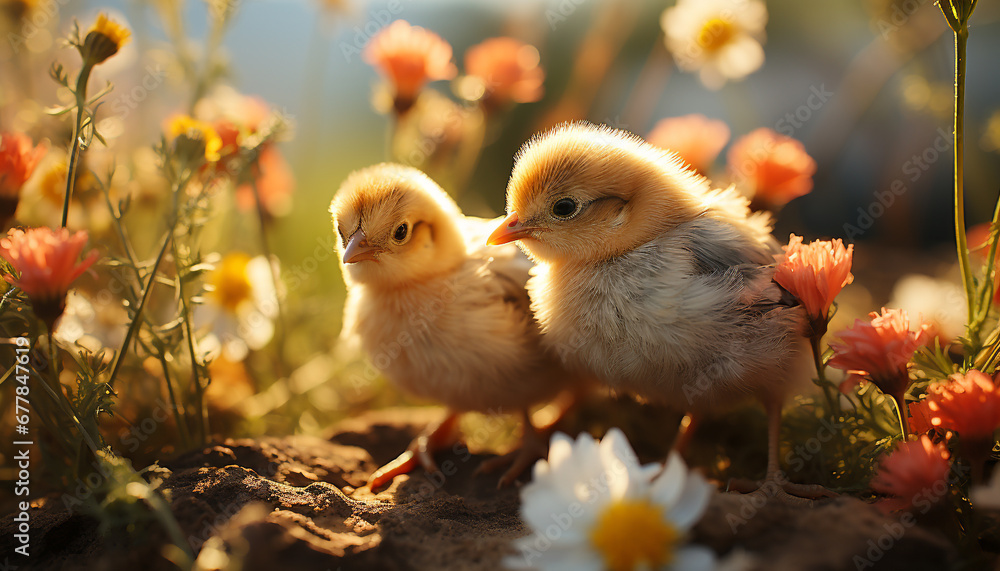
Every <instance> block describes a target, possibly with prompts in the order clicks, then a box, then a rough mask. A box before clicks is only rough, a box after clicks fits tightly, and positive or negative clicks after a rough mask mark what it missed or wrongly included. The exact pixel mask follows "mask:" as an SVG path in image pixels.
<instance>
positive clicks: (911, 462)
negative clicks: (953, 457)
mask: <svg viewBox="0 0 1000 571" xmlns="http://www.w3.org/2000/svg"><path fill="white" fill-rule="evenodd" d="M950 469H951V465H950V462H949V455H948V450H947V448H945V447H944V446H941V445H935V444H934V443H933V442H931V439H930V438H928V437H927V435H923V436H921V437H920V440H912V441H910V442H903V443H902V444H900V445H899V447H898V448H896V450H894V451H893V452H892V453H891V454H889V456H888V457H887V458H886V459H885V460H883V461H882V463H881V465H880V466H879V468H878V473H877V474H876V475H875V477H874V478H873V479H872V481H871V488H872V490H873V491H875V492H878V493H880V494H886V495H889V496H892V499H890V500H887V501H886V502H885V504H884V507H886V508H888V509H889V510H899V509H906V508H909V507H911V506H913V505H915V504H916V502H917V501H918V500H919V501H921V502H922V503H923V502H930V503H934V502H936V501H938V500H940V499H941V498H943V497H944V496H945V494H946V493H947V491H948V472H949V470H950Z"/></svg>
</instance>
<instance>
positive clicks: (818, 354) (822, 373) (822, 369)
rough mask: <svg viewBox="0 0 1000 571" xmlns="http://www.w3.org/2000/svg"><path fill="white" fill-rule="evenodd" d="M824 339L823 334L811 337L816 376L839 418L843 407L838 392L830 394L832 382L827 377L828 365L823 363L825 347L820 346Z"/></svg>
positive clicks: (831, 409)
mask: <svg viewBox="0 0 1000 571" xmlns="http://www.w3.org/2000/svg"><path fill="white" fill-rule="evenodd" d="M822 339H823V337H822V335H813V336H812V337H810V338H809V346H810V347H812V354H813V364H815V365H816V376H817V378H818V380H819V386H820V387H821V388H822V389H823V395H824V396H825V397H826V401H827V404H828V405H829V406H830V412H833V413H836V414H837V418H840V416H842V414H843V409H842V408H841V406H840V396H839V395H838V394H837V393H836V392H835V393H833V394H830V386H831V383H830V381H829V380H828V379H827V378H826V366H825V365H824V364H823V348H822V347H821V346H820V342H821V341H822Z"/></svg>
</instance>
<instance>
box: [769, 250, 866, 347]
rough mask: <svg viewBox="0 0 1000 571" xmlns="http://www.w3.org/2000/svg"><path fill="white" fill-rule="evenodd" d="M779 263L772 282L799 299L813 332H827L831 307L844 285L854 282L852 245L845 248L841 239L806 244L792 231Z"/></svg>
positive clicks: (820, 333)
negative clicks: (807, 315)
mask: <svg viewBox="0 0 1000 571" xmlns="http://www.w3.org/2000/svg"><path fill="white" fill-rule="evenodd" d="M782 249H783V250H785V253H784V254H781V255H777V256H775V257H774V259H775V260H776V261H777V262H778V265H777V268H775V271H774V281H775V282H777V283H778V285H780V286H781V287H783V288H785V289H786V290H788V291H789V292H791V293H792V295H794V296H795V297H797V298H799V300H800V301H801V302H802V305H803V306H804V307H805V309H806V313H808V314H809V319H810V321H811V322H812V324H813V333H814V334H815V335H822V334H823V333H825V332H826V323H827V319H828V316H829V315H830V306H831V305H832V304H833V300H834V298H836V297H837V294H839V293H840V290H842V289H843V288H844V286H845V285H847V284H849V283H851V282H853V281H854V276H853V275H852V274H851V264H852V263H853V260H854V246H853V245H850V246H847V247H846V248H845V247H844V243H843V242H842V241H841V240H815V241H813V242H811V243H810V244H809V245H808V246H805V245H803V244H802V237H801V236H796V235H795V234H792V235H791V236H789V238H788V245H787V246H782Z"/></svg>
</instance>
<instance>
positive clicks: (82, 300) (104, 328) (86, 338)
mask: <svg viewBox="0 0 1000 571" xmlns="http://www.w3.org/2000/svg"><path fill="white" fill-rule="evenodd" d="M98 297H101V296H98ZM128 324H129V317H128V313H127V312H126V311H125V308H124V307H122V305H121V303H113V302H112V301H109V300H103V299H96V298H91V297H89V296H88V295H87V294H85V293H83V292H81V291H78V290H70V292H69V295H67V296H66V309H65V310H64V311H63V314H62V318H61V319H60V320H59V323H58V325H57V326H56V331H55V337H56V339H58V340H59V341H60V342H62V343H63V344H64V345H66V346H67V347H73V346H79V347H83V348H85V349H87V350H89V351H92V352H95V353H96V352H97V351H100V350H101V349H102V348H109V349H114V350H115V351H117V350H118V349H120V348H121V346H122V342H123V341H124V340H125V332H126V331H127V330H128Z"/></svg>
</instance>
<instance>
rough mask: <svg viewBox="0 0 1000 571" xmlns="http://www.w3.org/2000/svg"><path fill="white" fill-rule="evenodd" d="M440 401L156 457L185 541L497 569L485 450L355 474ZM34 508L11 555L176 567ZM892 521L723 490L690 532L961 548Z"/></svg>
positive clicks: (258, 562)
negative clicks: (303, 432)
mask: <svg viewBox="0 0 1000 571" xmlns="http://www.w3.org/2000/svg"><path fill="white" fill-rule="evenodd" d="M440 415H441V412H440V411H438V410H434V409H396V410H386V411H377V412H372V413H369V414H367V415H364V416H362V417H359V418H355V419H352V420H350V421H348V422H345V423H342V424H341V425H339V426H338V428H337V430H336V431H335V433H334V434H333V436H332V437H331V438H330V439H329V440H323V439H320V438H314V437H305V436H291V437H286V438H262V439H255V440H225V441H223V442H221V443H218V444H215V445H213V446H210V447H208V448H206V449H205V450H203V451H200V452H195V453H188V454H185V455H182V456H180V457H178V458H175V459H172V460H169V461H166V462H163V466H164V467H166V468H167V469H169V470H170V471H171V475H170V476H169V477H168V478H167V479H166V480H165V482H164V489H166V490H168V491H169V498H170V502H171V509H172V510H173V512H174V515H175V516H176V518H177V520H178V522H179V523H180V525H181V527H182V529H183V532H184V534H185V537H187V538H188V541H189V543H190V544H191V545H192V547H194V549H195V551H196V552H197V551H199V550H202V549H205V550H208V551H207V552H206V553H203V554H202V555H203V556H202V562H204V563H206V564H208V568H213V567H215V566H218V565H220V564H222V563H225V560H226V557H222V556H221V554H223V553H225V554H227V556H228V558H229V559H230V563H236V565H235V566H234V567H232V568H236V569H239V568H242V569H247V570H258V569H259V570H265V569H266V570H269V571H273V570H275V569H296V570H317V571H327V570H329V571H334V570H338V569H340V570H348V569H387V570H388V569H400V570H403V569H414V570H423V569H469V570H472V569H484V570H490V569H497V568H499V566H500V560H501V559H502V557H503V556H505V555H507V554H510V553H512V550H511V548H510V542H511V540H513V539H514V538H517V537H519V536H522V535H524V534H525V533H526V532H527V531H526V529H525V527H524V525H523V524H522V523H521V521H520V519H519V517H518V492H517V489H516V488H508V489H504V490H500V491H497V490H496V489H495V486H496V477H495V476H489V475H474V474H473V472H474V470H475V468H476V466H478V464H479V462H480V461H481V460H482V459H484V458H486V457H487V456H482V455H476V454H470V453H468V452H467V451H466V450H465V449H464V448H462V447H457V448H456V449H454V450H452V451H451V452H449V453H445V454H442V455H440V456H439V462H440V465H441V468H442V471H443V472H444V474H445V475H444V476H442V475H437V476H435V475H430V474H427V473H425V472H423V471H418V472H416V473H414V474H413V475H411V476H409V477H400V478H397V479H396V480H395V482H393V484H392V485H391V486H390V487H388V488H387V489H385V490H383V491H380V492H379V493H378V494H374V495H373V494H372V493H371V492H370V491H368V490H367V489H366V488H363V487H362V486H363V485H364V483H365V480H366V478H367V476H368V475H369V474H370V473H371V472H372V471H373V470H374V469H375V468H376V467H377V466H379V465H381V464H383V463H385V462H387V461H389V460H391V459H392V458H393V457H394V456H395V455H396V454H398V453H399V452H400V451H401V450H403V449H404V448H405V447H406V445H407V443H408V442H409V441H410V439H412V438H413V436H414V435H415V434H417V433H418V432H419V431H420V430H421V429H422V428H423V427H424V426H426V424H427V423H429V422H431V421H432V420H434V419H437V418H439V417H440ZM31 521H32V530H31V538H32V543H31V557H30V559H29V560H26V559H25V558H23V557H21V556H19V555H16V554H14V553H13V548H14V546H15V544H14V540H13V538H12V534H13V531H12V530H13V524H14V522H13V515H8V516H6V517H5V518H3V520H2V521H0V532H2V539H0V553H4V554H10V555H8V556H7V557H8V558H9V563H10V567H8V569H15V568H17V569H29V568H30V569H111V570H117V569H172V568H174V567H173V566H172V565H171V564H170V563H169V562H168V561H167V559H165V558H164V553H166V555H167V557H169V556H170V555H169V552H164V550H163V547H162V546H163V545H164V541H165V538H166V535H165V534H163V533H162V532H161V531H158V528H157V529H154V531H152V532H148V533H145V534H142V535H141V536H140V534H138V533H136V534H123V533H117V534H110V535H102V534H100V533H99V531H98V529H97V522H96V520H94V519H93V518H91V517H89V516H86V515H83V514H80V513H75V514H71V513H69V512H68V511H67V510H66V508H65V507H64V505H63V502H61V501H59V499H58V498H49V499H47V500H45V501H43V502H39V506H38V507H34V508H32V510H31ZM899 521H900V518H899V517H893V516H885V515H882V514H881V513H880V512H879V511H878V510H877V509H875V508H874V507H873V506H871V505H868V504H866V503H864V502H862V501H861V500H858V499H855V498H849V497H842V498H838V499H836V500H830V501H827V502H825V503H823V504H821V505H819V506H817V507H813V508H809V507H804V506H797V505H788V504H786V503H783V502H780V501H777V500H771V501H768V502H763V503H761V502H755V501H754V500H752V499H751V498H748V497H746V496H740V495H736V494H727V493H720V494H718V495H716V496H715V497H714V498H713V500H712V503H711V505H710V507H709V510H708V512H707V514H706V516H705V518H704V519H703V521H702V522H701V523H700V524H699V525H698V526H697V527H696V529H695V532H694V539H695V540H696V541H699V542H701V543H703V544H706V545H708V546H710V547H712V548H713V549H715V550H716V551H717V552H718V553H719V554H720V555H725V554H728V553H730V552H732V551H733V550H734V549H742V550H745V551H747V552H748V553H749V555H750V558H751V559H752V560H753V561H754V562H755V563H754V565H753V568H755V569H761V570H764V569H766V570H769V571H778V570H801V569H817V570H819V569H823V570H827V569H828V570H842V569H843V570H855V569H872V568H874V569H907V570H908V571H919V570H924V569H926V570H934V571H937V570H939V569H946V568H948V567H949V564H950V563H952V562H953V561H954V553H953V551H952V550H951V548H950V547H949V546H948V544H946V543H945V542H943V541H941V540H940V539H937V538H936V535H935V534H932V533H930V532H928V531H926V530H924V529H923V528H921V527H912V528H909V529H906V530H905V533H904V534H899V531H900V530H901V529H903V528H902V526H900V525H899V524H898V522H899ZM894 534H895V535H899V537H895V535H894ZM208 553H214V554H215V555H216V556H215V557H208V556H207V554H208ZM868 562H870V563H871V564H872V566H868V565H867V563H868ZM15 566H16V567H15Z"/></svg>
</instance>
